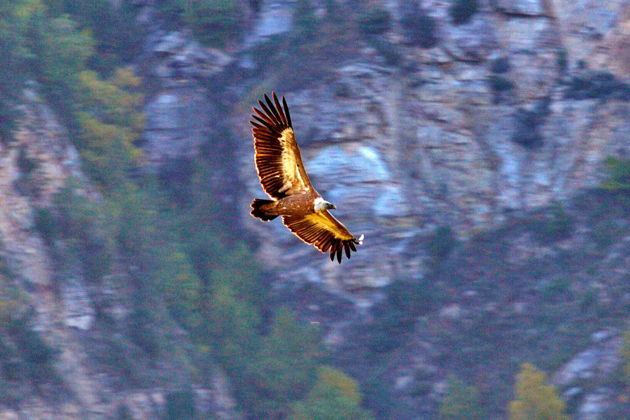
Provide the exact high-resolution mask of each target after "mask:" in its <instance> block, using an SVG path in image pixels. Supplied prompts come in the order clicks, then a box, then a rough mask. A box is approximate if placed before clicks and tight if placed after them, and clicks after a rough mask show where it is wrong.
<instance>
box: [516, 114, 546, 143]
mask: <svg viewBox="0 0 630 420" xmlns="http://www.w3.org/2000/svg"><path fill="white" fill-rule="evenodd" d="M541 122H542V115H541V114H540V113H538V112H536V111H528V110H525V109H522V108H521V109H518V110H517V111H516V113H515V114H514V123H515V124H514V125H515V127H514V133H513V135H512V141H514V142H515V143H518V144H520V145H522V146H524V147H527V148H536V147H540V146H541V145H542V143H543V137H542V134H541V133H540V124H541Z"/></svg>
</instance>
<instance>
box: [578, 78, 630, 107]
mask: <svg viewBox="0 0 630 420" xmlns="http://www.w3.org/2000/svg"><path fill="white" fill-rule="evenodd" d="M566 96H567V98H571V99H598V98H599V99H603V100H606V99H618V100H623V101H630V85H628V84H627V83H625V82H622V81H620V80H618V79H617V78H616V77H615V75H613V74H612V73H609V72H607V71H593V72H587V73H585V74H583V75H582V76H576V77H574V78H573V79H572V80H571V82H570V83H569V86H568V89H567V93H566Z"/></svg>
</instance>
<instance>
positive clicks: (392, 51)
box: [366, 35, 403, 66]
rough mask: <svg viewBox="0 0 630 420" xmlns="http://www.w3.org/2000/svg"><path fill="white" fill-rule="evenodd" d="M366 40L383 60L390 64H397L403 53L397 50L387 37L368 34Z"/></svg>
mask: <svg viewBox="0 0 630 420" xmlns="http://www.w3.org/2000/svg"><path fill="white" fill-rule="evenodd" d="M366 38H367V42H368V43H369V44H370V45H371V46H372V47H373V48H374V49H375V50H376V51H377V52H378V53H379V54H380V55H382V56H383V58H385V61H386V62H387V64H388V65H390V66H395V65H397V64H399V63H400V62H401V61H402V59H403V55H402V53H401V51H400V50H399V48H398V46H397V45H395V44H393V43H391V42H390V41H388V40H387V39H385V38H383V37H379V36H376V35H368V36H367V37H366Z"/></svg>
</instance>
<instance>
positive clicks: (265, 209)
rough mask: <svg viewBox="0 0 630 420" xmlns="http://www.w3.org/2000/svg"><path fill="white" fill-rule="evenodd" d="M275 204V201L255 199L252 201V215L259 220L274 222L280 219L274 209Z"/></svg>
mask: <svg viewBox="0 0 630 420" xmlns="http://www.w3.org/2000/svg"><path fill="white" fill-rule="evenodd" d="M274 203H275V201H273V200H263V199H260V198H255V199H254V201H252V205H251V207H252V211H251V212H250V214H251V215H252V216H253V217H257V218H258V219H260V220H262V221H265V222H268V221H270V220H273V219H275V218H276V217H278V215H277V214H276V213H275V210H274V208H273V207H274V206H273V204H274Z"/></svg>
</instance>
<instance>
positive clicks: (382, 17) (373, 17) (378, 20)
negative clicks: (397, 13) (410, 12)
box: [357, 7, 392, 35]
mask: <svg viewBox="0 0 630 420" xmlns="http://www.w3.org/2000/svg"><path fill="white" fill-rule="evenodd" d="M391 18H392V17H391V14H390V13H389V12H388V11H387V10H385V9H381V8H378V7H376V8H372V9H368V10H366V11H364V12H362V13H361V14H360V15H359V18H358V19H357V22H358V24H359V30H360V31H361V32H362V33H364V34H367V35H380V34H383V33H385V32H387V31H388V30H389V29H390V27H391Z"/></svg>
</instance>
